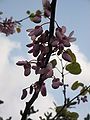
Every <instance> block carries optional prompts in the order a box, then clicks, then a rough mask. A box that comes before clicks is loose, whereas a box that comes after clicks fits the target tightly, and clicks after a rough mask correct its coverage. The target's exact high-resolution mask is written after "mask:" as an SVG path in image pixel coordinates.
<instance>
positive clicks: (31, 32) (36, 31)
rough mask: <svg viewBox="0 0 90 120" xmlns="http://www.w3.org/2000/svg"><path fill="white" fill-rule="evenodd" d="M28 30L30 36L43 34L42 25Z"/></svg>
mask: <svg viewBox="0 0 90 120" xmlns="http://www.w3.org/2000/svg"><path fill="white" fill-rule="evenodd" d="M26 31H27V32H29V34H28V35H29V36H35V37H37V36H39V35H41V34H42V32H43V29H42V27H41V26H36V27H35V28H34V29H28V30H26Z"/></svg>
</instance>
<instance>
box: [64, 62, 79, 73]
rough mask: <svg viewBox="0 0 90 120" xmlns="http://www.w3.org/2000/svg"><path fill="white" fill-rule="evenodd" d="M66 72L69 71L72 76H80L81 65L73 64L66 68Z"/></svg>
mask: <svg viewBox="0 0 90 120" xmlns="http://www.w3.org/2000/svg"><path fill="white" fill-rule="evenodd" d="M66 70H67V71H69V72H70V73H71V74H74V75H78V74H80V73H81V67H80V64H79V63H77V62H72V63H70V64H68V65H67V66H66Z"/></svg>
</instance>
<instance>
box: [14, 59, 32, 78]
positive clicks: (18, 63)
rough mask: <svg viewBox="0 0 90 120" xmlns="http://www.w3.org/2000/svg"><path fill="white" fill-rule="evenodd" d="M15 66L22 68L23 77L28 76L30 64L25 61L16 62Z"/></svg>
mask: <svg viewBox="0 0 90 120" xmlns="http://www.w3.org/2000/svg"><path fill="white" fill-rule="evenodd" d="M16 65H18V66H23V67H24V75H25V76H28V75H29V74H30V73H31V64H30V62H28V61H27V60H26V61H18V62H17V63H16Z"/></svg>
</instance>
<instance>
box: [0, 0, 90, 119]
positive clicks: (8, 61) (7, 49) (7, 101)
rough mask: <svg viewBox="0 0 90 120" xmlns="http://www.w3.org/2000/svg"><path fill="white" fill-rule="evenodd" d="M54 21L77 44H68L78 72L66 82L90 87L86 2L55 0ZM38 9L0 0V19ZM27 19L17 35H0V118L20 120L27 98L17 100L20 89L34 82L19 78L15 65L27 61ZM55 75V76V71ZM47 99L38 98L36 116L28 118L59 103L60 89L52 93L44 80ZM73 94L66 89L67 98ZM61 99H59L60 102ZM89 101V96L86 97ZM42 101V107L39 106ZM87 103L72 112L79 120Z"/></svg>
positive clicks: (34, 3) (32, 78)
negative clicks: (74, 56)
mask: <svg viewBox="0 0 90 120" xmlns="http://www.w3.org/2000/svg"><path fill="white" fill-rule="evenodd" d="M57 1H58V2H57V8H56V20H57V22H58V24H59V25H60V26H62V25H64V26H66V27H67V33H70V32H71V31H72V30H74V32H75V33H74V36H75V37H76V38H77V41H76V42H75V43H73V44H72V46H71V49H72V51H73V52H74V53H75V54H76V56H77V60H78V62H79V63H80V64H81V67H82V73H81V74H80V75H78V76H74V75H69V74H68V75H67V76H66V83H68V84H69V85H71V84H72V83H73V81H75V80H79V81H81V82H84V83H85V84H86V85H88V84H90V73H89V70H90V54H89V49H90V47H89V45H90V41H89V40H90V12H89V11H90V1H89V0H68V1H65V0H57ZM37 9H41V10H42V4H41V0H38V2H37V1H36V0H33V1H32V0H27V1H26V0H23V1H22V0H14V1H12V0H0V11H2V12H3V15H2V17H3V18H6V17H11V16H13V18H14V19H15V20H20V19H22V18H25V17H26V16H27V15H26V11H27V10H30V11H31V12H33V11H35V10H37ZM34 25H35V24H32V23H31V22H30V21H29V20H26V21H23V23H22V31H21V33H19V34H18V33H16V34H14V35H11V36H9V37H6V36H5V35H3V34H0V45H1V46H0V99H2V100H4V104H2V105H0V116H2V117H3V118H4V119H6V118H8V117H9V116H12V117H13V118H12V120H20V114H19V111H20V110H21V109H22V110H23V109H24V107H25V102H26V101H28V100H29V98H30V96H28V97H27V98H26V99H25V100H23V101H21V99H20V97H21V92H22V89H23V88H25V87H27V86H29V85H30V84H32V82H34V81H36V80H37V77H36V76H34V73H33V72H32V74H31V75H30V76H29V77H25V76H24V75H23V69H22V68H21V67H17V66H16V62H17V61H18V60H23V59H24V60H25V59H31V58H30V57H31V56H29V55H28V53H27V51H28V49H27V48H26V44H28V43H29V42H30V39H29V38H28V36H27V33H26V31H25V30H26V29H28V28H31V27H33V26H34ZM55 74H56V75H59V73H58V72H57V71H56V73H55ZM46 85H47V91H48V95H47V97H44V98H43V97H42V96H41V95H40V96H39V98H38V100H37V101H36V102H35V108H36V109H37V108H40V110H39V113H37V114H36V115H35V116H32V117H33V119H34V120H36V119H37V116H38V114H40V115H43V113H44V112H46V111H48V110H50V109H49V108H50V107H51V106H52V107H54V105H53V101H54V102H56V103H57V105H61V104H62V100H63V98H62V94H60V93H61V89H59V90H53V89H52V88H51V86H50V81H47V83H46ZM75 94H76V93H73V91H70V90H68V93H67V95H68V96H70V97H73V96H74V95H75ZM61 98H62V99H61ZM89 99H90V97H89ZM44 102H45V104H43V103H44ZM89 108H90V101H88V103H86V104H83V103H81V104H80V105H78V106H76V109H73V111H78V112H79V113H80V118H79V120H82V119H83V118H84V117H85V116H86V115H87V113H88V112H89V113H90V111H89Z"/></svg>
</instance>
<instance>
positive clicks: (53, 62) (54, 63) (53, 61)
mask: <svg viewBox="0 0 90 120" xmlns="http://www.w3.org/2000/svg"><path fill="white" fill-rule="evenodd" d="M50 63H51V64H52V67H53V68H55V66H56V65H57V61H56V59H53V60H51V61H50Z"/></svg>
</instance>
